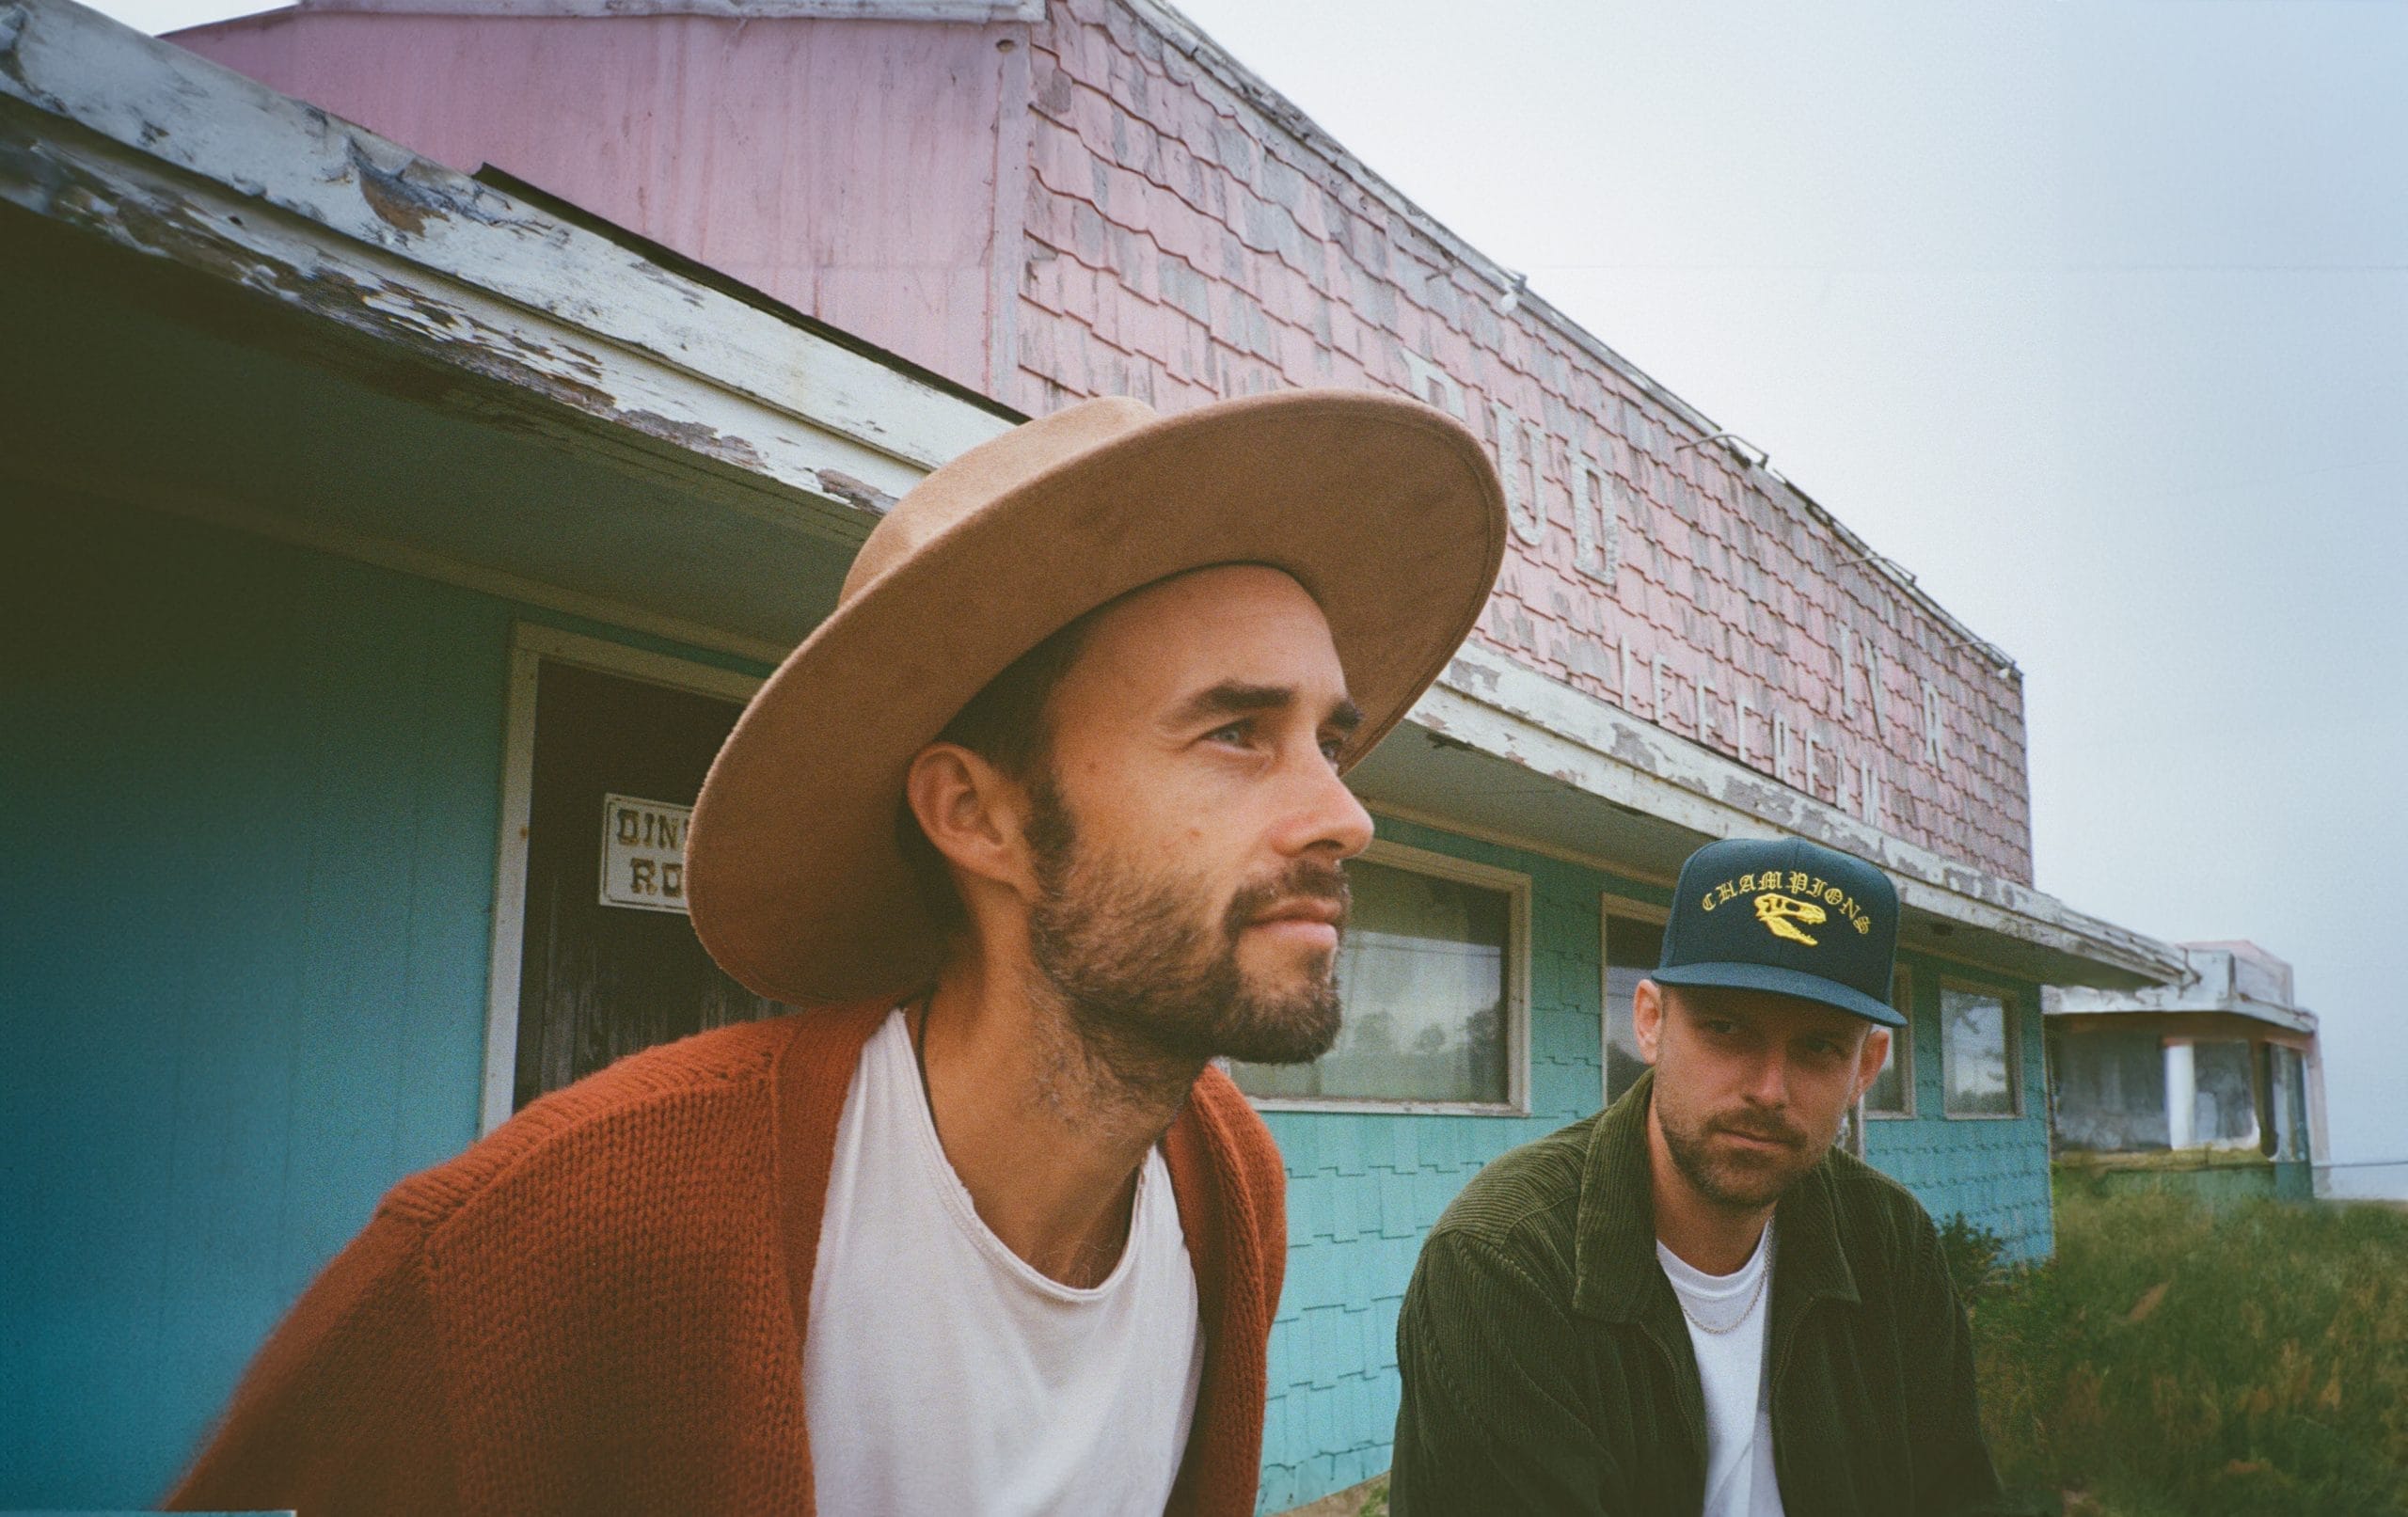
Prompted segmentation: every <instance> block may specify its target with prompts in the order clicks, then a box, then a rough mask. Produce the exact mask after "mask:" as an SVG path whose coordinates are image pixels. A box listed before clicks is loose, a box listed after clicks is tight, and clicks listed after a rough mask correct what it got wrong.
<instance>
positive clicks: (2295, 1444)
mask: <svg viewBox="0 0 2408 1517" xmlns="http://www.w3.org/2000/svg"><path fill="white" fill-rule="evenodd" d="M1950 1241H1951V1244H1952V1250H1951V1252H1952V1258H1953V1260H1955V1261H1957V1262H1958V1263H1959V1265H1960V1269H1961V1272H1960V1275H1959V1279H1960V1283H1970V1284H1971V1288H1970V1289H1969V1290H1968V1295H1969V1297H1970V1298H1971V1302H1972V1318H1973V1339H1974V1351H1975V1359H1976V1363H1977V1367H1978V1371H1979V1375H1980V1380H1981V1390H1982V1401H1983V1405H1982V1414H1983V1420H1984V1422H1985V1424H1986V1425H1987V1427H1988V1432H1989V1438H1990V1447H1991V1451H1992V1453H1993V1454H1994V1455H1995V1457H1996V1459H1997V1461H1998V1465H1999V1472H2000V1474H2001V1476H2002V1477H2004V1479H2005V1480H2006V1482H2007V1484H2008V1486H2009V1487H2010V1488H2011V1489H2014V1490H2016V1491H2017V1492H2019V1493H2020V1494H2021V1495H2022V1496H2023V1497H2024V1498H2025V1500H2026V1501H2027V1502H2028V1503H2029V1506H2030V1508H2031V1509H2035V1510H2040V1511H2055V1510H2058V1509H2062V1510H2064V1511H2065V1512H2066V1513H2067V1517H2076V1514H2081V1517H2176V1514H2180V1517H2226V1514H2230V1517H2242V1514H2247V1517H2284V1514H2289V1513H2299V1514H2302V1517H2307V1514H2314V1517H2360V1514H2364V1517H2384V1514H2393V1517H2408V1212H2402V1211H2400V1210H2396V1209H2388V1208H2384V1207H2379V1206H2353V1207H2337V1206H2308V1205H2285V1204H2282V1203H2277V1202H2271V1201H2260V1202H2250V1203H2246V1204H2243V1205H2240V1206H2236V1207H2231V1208H2227V1209H2221V1210H2214V1211H2211V1210H2210V1209H2206V1208H2204V1207H2201V1206H2199V1205H2198V1204H2197V1203H2195V1202H2193V1201H2190V1200H2188V1199H2186V1198H2183V1197H2180V1196H2176V1195H2166V1194H2124V1195H2115V1196H2105V1195H2099V1194H2095V1193H2087V1192H2085V1191H2083V1190H2082V1189H2080V1188H2078V1187H2067V1188H2066V1189H2063V1190H2061V1191H2060V1193H2059V1195H2058V1200H2057V1256H2056V1258H2055V1259H2053V1260H2052V1261H2050V1262H2049V1263H2046V1264H2042V1265H2039V1266H2036V1267H2033V1268H2029V1269H2024V1270H2020V1271H2000V1270H1998V1269H1997V1268H1996V1267H1995V1264H1994V1256H1993V1259H1992V1260H1985V1259H1984V1258H1983V1257H1982V1254H1983V1252H1984V1250H1983V1243H1984V1241H1985V1240H1983V1238H1982V1237H1981V1236H1980V1235H1979V1234H1978V1233H1975V1232H1973V1231H1972V1229H1966V1228H1961V1227H1960V1228H1957V1229H1955V1230H1954V1233H1953V1235H1952V1237H1951V1239H1950Z"/></svg>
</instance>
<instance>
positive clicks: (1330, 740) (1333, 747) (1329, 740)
mask: <svg viewBox="0 0 2408 1517" xmlns="http://www.w3.org/2000/svg"><path fill="white" fill-rule="evenodd" d="M1345 752H1346V739H1345V738H1343V737H1324V738H1323V739H1322V740H1321V756H1322V757H1323V758H1325V759H1327V760H1329V762H1331V763H1332V764H1335V763H1337V762H1338V761H1339V758H1340V757H1342V756H1343V755H1344V754H1345Z"/></svg>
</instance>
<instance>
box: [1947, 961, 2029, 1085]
mask: <svg viewBox="0 0 2408 1517" xmlns="http://www.w3.org/2000/svg"><path fill="white" fill-rule="evenodd" d="M2013 1033H2014V1019H2013V1018H2012V1017H2011V1016H2009V1015H2008V1007H2007V1003H2006V1000H2005V998H2004V997H2003V996H2000V995H1997V994H1995V993H1993V992H1991V991H1988V990H1973V989H1968V988H1964V987H1962V986H1955V985H1943V986H1941V988H1940V1076H1941V1086H1942V1089H1943V1091H1944V1093H1945V1108H1944V1109H1945V1110H1946V1112H1947V1114H1949V1115H1950V1116H2013V1115H2014V1114H2015V1061H2014V1040H2013Z"/></svg>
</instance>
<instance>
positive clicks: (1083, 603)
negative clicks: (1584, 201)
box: [687, 390, 1506, 1004]
mask: <svg viewBox="0 0 2408 1517" xmlns="http://www.w3.org/2000/svg"><path fill="white" fill-rule="evenodd" d="M1505 532H1506V527H1505V511H1504V501H1503V498H1502V496H1501V494H1500V492H1499V487H1498V485H1497V477H1496V473H1495V471H1494V470H1493V469H1492V468H1490V467H1489V466H1488V463H1487V459H1486V457H1485V455H1484V454H1483V452H1482V451H1481V446H1480V444H1479V442H1478V441H1477V439H1475V438H1474V437H1473V436H1472V435H1471V434H1470V432H1469V431H1467V430H1466V429H1465V427H1464V426H1463V425H1462V424H1461V423H1459V422H1457V421H1455V420H1453V419H1450V418H1449V417H1447V416H1445V415H1443V414H1442V413H1440V412H1437V411H1434V410H1433V409H1431V408H1430V407H1428V406H1426V405H1423V404H1421V403H1418V402H1415V401H1410V400H1407V399H1404V398H1403V397H1401V396H1394V395H1380V394H1371V393H1367V392H1358V391H1337V390H1320V391H1298V390H1288V391H1283V392H1279V393H1275V394H1272V395H1262V396H1254V397H1250V398H1247V399H1244V400H1239V401H1227V402H1222V403H1216V404H1212V405H1207V406H1202V407H1199V408H1197V409H1196V410H1194V411H1188V412H1181V413H1177V414H1174V415H1171V416H1166V417H1164V418H1163V419H1161V420H1160V421H1159V422H1157V423H1154V424H1151V425H1148V426H1146V427H1144V428H1142V429H1141V430H1138V431H1136V432H1133V433H1132V434H1131V435H1128V436H1127V437H1126V438H1125V439H1122V440H1120V441H1117V442H1115V443H1112V444H1110V445H1108V446H1104V447H1101V448H1098V449H1096V450H1093V451H1091V452H1088V453H1086V454H1084V455H1083V456H1080V457H1078V458H1077V459H1075V460H1074V461H1071V462H1069V463H1067V464H1065V465H1064V466H1060V467H1058V468H1054V469H1052V470H1050V471H1048V472H1046V473H1044V474H1042V475H1039V476H1038V477H1036V478H1034V479H1032V480H1029V481H1027V482H1024V483H1022V484H1020V485H1019V486H1017V487H1015V488H1012V489H1010V490H1008V491H1006V493H1005V494H1003V495H1001V496H999V497H997V498H995V499H994V500H993V501H991V502H990V503H988V504H987V505H986V506H984V507H982V508H981V509H980V510H979V511H978V512H977V513H976V514H974V516H971V517H968V518H966V519H964V520H962V521H961V522H960V523H959V524H958V525H957V526H955V527H953V528H950V529H946V530H945V531H944V532H943V533H942V534H941V535H939V536H937V537H934V538H932V539H930V540H929V541H928V542H927V543H926V544H924V545H920V546H919V547H917V548H915V549H914V550H913V551H912V553H911V556H910V557H909V558H908V559H905V560H903V561H900V562H898V563H897V564H896V565H895V567H894V568H893V569H892V570H891V571H888V572H886V573H885V574H884V575H883V576H882V577H879V579H877V580H874V581H872V582H871V583H870V585H869V586H868V587H867V588H866V589H865V590H864V591H863V593H860V594H859V595H858V596H856V597H854V598H853V599H850V600H848V602H847V603H846V604H845V605H843V606H842V607H840V608H838V609H837V611H836V612H835V613H834V614H833V615H832V616H831V617H829V618H828V620H827V621H825V622H823V623H822V624H820V625H819V627H818V628H817V629H816V631H814V632H813V633H812V634H811V636H810V637H809V638H808V639H806V640H804V641H803V643H802V645H801V646H800V647H799V648H797V649H796V650H795V651H794V653H793V654H792V655H791V656H788V658H787V659H786V661H785V662H784V664H783V665H782V666H780V668H779V669H778V671H777V672H776V673H775V674H773V675H771V676H770V678H769V680H768V684H767V685H765V686H764V687H762V689H761V691H760V692H759V694H757V695H756V696H755V697H754V698H753V703H752V704H751V705H750V706H748V707H747V708H746V710H745V712H744V715H743V717H742V719H739V720H738V722H737V726H736V731H735V732H734V734H733V735H730V737H729V738H728V741H727V745H726V746H725V747H724V748H723V749H721V751H720V755H719V758H718V761H717V762H716V763H715V764H713V766H711V771H710V776H709V778H708V780H707V781H706V782H705V784H704V786H703V791H702V795H701V798H699V799H698V801H697V802H696V807H695V813H694V820H693V826H692V830H691V831H690V832H689V840H688V849H687V898H688V901H689V905H690V908H691V912H692V921H693V925H694V930H695V932H696V934H697V935H698V936H699V937H700V938H701V939H702V940H703V943H704V945H705V947H706V948H708V949H709V950H710V953H711V956H712V957H713V958H715V959H717V960H718V961H719V963H720V966H721V968H723V969H724V970H726V971H727V972H728V973H729V974H731V975H733V976H735V977H736V979H737V980H738V981H740V982H742V983H743V984H744V985H745V986H746V987H747V988H750V989H752V990H753V991H754V992H755V993H756V994H760V995H764V996H768V997H770V998H772V999H774V1000H779V1001H784V1002H789V1003H801V1004H811V1003H828V1002H835V1001H845V1000H850V999H854V998H856V997H862V996H867V995H872V994H877V993H881V992H887V991H899V990H903V989H907V988H910V987H911V984H912V983H914V982H915V981H916V980H918V979H920V978H922V977H924V976H926V975H927V974H929V973H931V972H933V971H934V969H935V966H936V955H937V953H938V951H939V950H940V948H941V946H942V945H941V944H940V943H939V941H938V940H937V932H936V928H935V926H934V924H932V923H931V922H930V921H929V919H928V917H927V911H926V909H925V908H924V907H923V905H922V904H921V900H920V896H919V893H918V891H917V889H916V888H915V886H914V884H913V882H912V878H911V872H910V870H909V868H908V866H907V865H906V863H905V861H904V859H903V855H902V851H901V849H900V847H899V846H898V845H897V844H896V841H895V808H896V807H897V805H898V804H899V803H900V801H901V797H902V791H903V777H904V771H905V768H906V766H908V765H909V763H910V761H911V756H912V755H913V754H914V753H916V752H918V751H919V750H920V749H922V748H923V747H925V746H926V745H927V743H928V742H929V741H931V740H932V739H933V738H934V737H935V736H936V735H937V734H938V732H940V731H941V730H942V729H943V726H944V724H945V723H946V722H947V721H949V720H951V719H952V718H953V716H954V714H955V713H956V712H958V711H959V710H960V709H961V707H962V706H963V705H964V704H965V703H968V702H969V700H970V698H971V697H972V696H974V695H975V694H977V692H978V691H979V690H980V689H982V688H983V687H985V686H986V685H987V683H988V682H989V681H990V680H991V679H993V678H994V677H995V675H997V674H998V673H1001V672H1003V670H1004V669H1005V668H1006V666H1008V665H1009V664H1010V663H1011V662H1012V660H1014V659H1015V658H1017V657H1019V656H1021V655H1022V654H1023V653H1025V652H1027V651H1028V650H1029V649H1030V648H1032V647H1034V646H1036V645H1037V644H1038V642H1040V641H1042V640H1044V639H1045V638H1046V637H1048V636H1049V635H1051V634H1052V633H1053V632H1054V631H1055V630H1056V629H1058V628H1060V627H1062V626H1064V625H1066V624H1069V622H1071V621H1073V620H1075V619H1076V618H1078V617H1079V616H1081V615H1083V614H1085V612H1087V611H1089V610H1092V609H1094V608H1096V607H1098V606H1101V605H1102V604H1104V603H1105V602H1107V601H1110V600H1112V599H1114V598H1116V597H1117V596H1119V595H1121V594H1124V593H1128V592H1130V591H1133V590H1135V589H1138V588H1140V587H1142V586H1145V585H1149V584H1151V583H1153V582H1155V581H1156V580H1160V579H1164V578H1167V577H1170V576H1173V575H1177V574H1183V573H1186V572H1187V571H1189V570H1193V569H1200V568H1205V567H1209V566H1212V565H1215V564H1223V563H1259V564H1266V565H1269V566H1271V567H1274V568H1277V569H1281V570H1284V571H1286V572H1287V573H1288V574H1290V575H1291V576H1293V577H1295V579H1296V580H1297V581H1298V582H1299V583H1300V584H1302V585H1303V586H1304V588H1305V589H1306V590H1307V592H1308V593H1310V594H1311V595H1312V596H1313V598H1314V600H1315V601H1316V602H1318V603H1319V604H1320V606H1321V608H1322V612H1323V615H1324V616H1325V617H1326V618H1327V619H1328V622H1329V628H1330V634H1331V637H1332V640H1333V641H1334V642H1335V643H1336V646H1337V649H1338V654H1339V661H1340V663H1341V664H1342V665H1343V666H1344V668H1345V671H1346V678H1347V684H1348V686H1349V693H1350V694H1351V695H1352V696H1353V698H1354V700H1355V703H1356V704H1357V705H1358V706H1360V707H1361V708H1362V711H1363V716H1364V720H1363V724H1362V726H1361V728H1360V729H1358V731H1357V734H1356V736H1355V740H1354V741H1353V743H1352V744H1351V745H1350V748H1349V751H1348V752H1347V754H1346V762H1347V763H1349V764H1351V763H1353V762H1354V761H1355V760H1356V759H1359V758H1360V757H1361V756H1362V754H1363V753H1364V752H1366V751H1369V749H1370V747H1371V745H1372V744H1373V743H1374V742H1376V741H1377V740H1378V738H1379V736H1380V735H1382V734H1384V733H1386V731H1387V730H1388V729H1389V728H1390V727H1392V726H1394V725H1395V724H1396V723H1397V722H1398V721H1400V720H1402V719H1403V717H1404V714H1405V711H1406V710H1407V708H1409V707H1410V706H1411V705H1412V704H1413V703H1414V701H1415V700H1417V699H1418V698H1419V696H1420V694H1421V692H1422V691H1423V689H1425V688H1426V687H1428V686H1429V684H1430V682H1431V681H1432V680H1434V679H1435V678H1436V677H1437V675H1438V672H1439V671H1440V670H1442V669H1444V668H1445V667H1446V663H1447V660H1448V659H1449V658H1450V657H1452V656H1453V655H1454V652H1455V649H1456V648H1457V647H1458V646H1459V645H1460V644H1461V643H1462V641H1463V640H1464V638H1465V635H1466V634H1467V633H1469V631H1470V630H1471V626H1472V624H1473V622H1474V620H1475V619H1476V618H1477V617H1478V616H1479V615H1480V612H1481V608H1482V607H1484V606H1485V605H1486V604H1487V599H1488V592H1489V588H1490V586H1491V584H1492V583H1493V582H1494V581H1495V579H1496V577H1497V566H1498V563H1499V561H1501V560H1502V558H1503V555H1504V551H1505Z"/></svg>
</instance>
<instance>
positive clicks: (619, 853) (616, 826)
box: [602, 796, 694, 911]
mask: <svg viewBox="0 0 2408 1517" xmlns="http://www.w3.org/2000/svg"><path fill="white" fill-rule="evenodd" d="M693 814H694V808H693V807H691V806H673V805H671V804H670V803H669V802H667V801H665V800H639V799H637V798H635V797H633V796H604V797H603V798H602V904H603V905H604V906H631V907H634V908H636V909H638V910H642V911H683V910H685V909H686V828H687V825H688V824H689V821H690V820H691V819H692V817H693Z"/></svg>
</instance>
